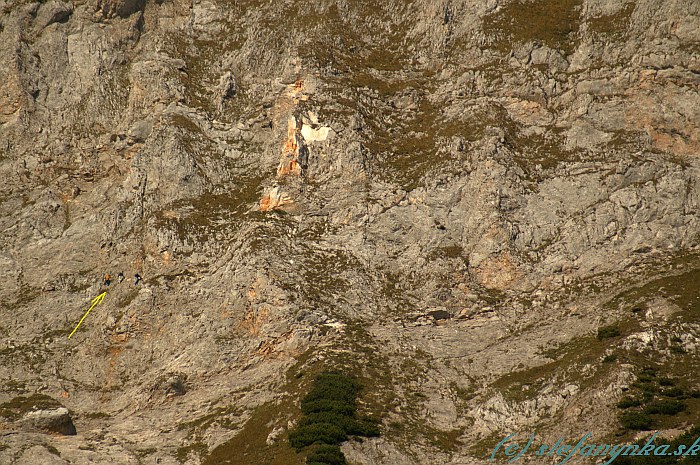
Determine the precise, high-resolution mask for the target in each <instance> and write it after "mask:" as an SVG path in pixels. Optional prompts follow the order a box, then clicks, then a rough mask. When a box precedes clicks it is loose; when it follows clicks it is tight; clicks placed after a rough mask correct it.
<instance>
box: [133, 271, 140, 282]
mask: <svg viewBox="0 0 700 465" xmlns="http://www.w3.org/2000/svg"><path fill="white" fill-rule="evenodd" d="M140 282H141V275H140V274H138V273H136V274H135V275H134V285H137V284H138V283H140Z"/></svg>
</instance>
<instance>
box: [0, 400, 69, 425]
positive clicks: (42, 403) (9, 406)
mask: <svg viewBox="0 0 700 465" xmlns="http://www.w3.org/2000/svg"><path fill="white" fill-rule="evenodd" d="M59 407H63V405H62V404H61V403H60V402H58V401H57V400H56V399H54V398H52V397H49V396H47V395H44V394H32V395H31V396H29V397H23V396H19V397H15V398H14V399H12V400H10V401H8V402H5V403H3V404H0V417H5V418H9V419H12V420H14V419H18V418H20V417H21V416H23V415H24V414H25V413H28V412H31V411H35V410H49V409H55V408H59Z"/></svg>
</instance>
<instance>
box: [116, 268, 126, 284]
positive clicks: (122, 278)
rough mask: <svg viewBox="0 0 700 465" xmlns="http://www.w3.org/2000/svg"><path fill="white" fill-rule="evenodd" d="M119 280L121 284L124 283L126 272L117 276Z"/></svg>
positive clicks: (121, 272)
mask: <svg viewBox="0 0 700 465" xmlns="http://www.w3.org/2000/svg"><path fill="white" fill-rule="evenodd" d="M117 279H118V280H119V282H120V283H121V282H122V281H124V272H123V271H120V272H119V274H118V275H117Z"/></svg>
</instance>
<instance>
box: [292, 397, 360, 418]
mask: <svg viewBox="0 0 700 465" xmlns="http://www.w3.org/2000/svg"><path fill="white" fill-rule="evenodd" d="M355 409H356V407H355V405H354V404H348V403H347V402H345V401H344V400H333V399H317V400H312V401H303V402H302V403H301V411H302V413H304V414H305V415H310V414H312V413H319V412H335V413H338V414H340V415H352V414H353V413H354V412H355Z"/></svg>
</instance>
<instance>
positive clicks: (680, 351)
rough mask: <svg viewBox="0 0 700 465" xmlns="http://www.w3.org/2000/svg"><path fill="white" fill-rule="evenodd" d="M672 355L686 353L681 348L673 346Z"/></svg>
mask: <svg viewBox="0 0 700 465" xmlns="http://www.w3.org/2000/svg"><path fill="white" fill-rule="evenodd" d="M671 353H673V354H685V353H686V351H685V349H684V348H683V347H681V346H671Z"/></svg>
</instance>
